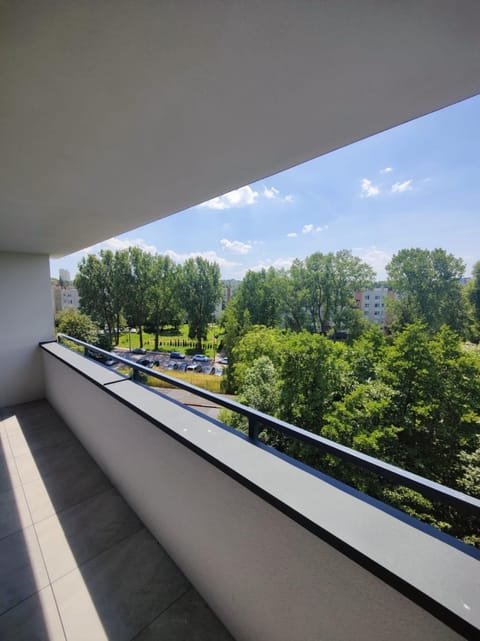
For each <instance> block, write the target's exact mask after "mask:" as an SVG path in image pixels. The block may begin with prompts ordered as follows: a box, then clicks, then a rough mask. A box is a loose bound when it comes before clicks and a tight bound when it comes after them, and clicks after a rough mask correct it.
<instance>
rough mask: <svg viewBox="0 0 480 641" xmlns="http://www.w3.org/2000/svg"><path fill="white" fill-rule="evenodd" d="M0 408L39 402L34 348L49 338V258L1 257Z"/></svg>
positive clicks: (37, 353) (39, 381)
mask: <svg viewBox="0 0 480 641" xmlns="http://www.w3.org/2000/svg"><path fill="white" fill-rule="evenodd" d="M0 274H1V278H0V335H1V337H2V346H1V349H0V363H1V367H0V407H5V406H7V405H13V404H14V403H23V402H26V401H32V400H35V399H38V398H43V395H44V385H43V369H42V362H41V356H40V350H39V348H38V342H39V341H41V340H49V339H51V338H52V337H53V309H52V299H51V294H50V269H49V264H48V256H44V255H39V254H15V253H6V252H0Z"/></svg>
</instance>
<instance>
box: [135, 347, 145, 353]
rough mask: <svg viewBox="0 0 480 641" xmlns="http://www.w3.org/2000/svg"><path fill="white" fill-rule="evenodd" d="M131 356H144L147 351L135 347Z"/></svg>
mask: <svg viewBox="0 0 480 641" xmlns="http://www.w3.org/2000/svg"><path fill="white" fill-rule="evenodd" d="M132 353H133V354H146V353H147V350H146V349H143V347H135V349H132Z"/></svg>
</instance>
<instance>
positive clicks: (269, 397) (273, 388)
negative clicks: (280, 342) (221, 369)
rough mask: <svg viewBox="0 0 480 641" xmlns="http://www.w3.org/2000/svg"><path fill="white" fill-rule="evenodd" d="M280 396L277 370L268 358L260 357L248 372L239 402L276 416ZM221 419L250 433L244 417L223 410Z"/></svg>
mask: <svg viewBox="0 0 480 641" xmlns="http://www.w3.org/2000/svg"><path fill="white" fill-rule="evenodd" d="M279 394H280V381H279V378H278V373H277V370H276V369H275V366H274V364H273V363H272V361H271V360H270V359H269V358H268V356H260V358H257V359H256V360H254V361H253V364H252V366H251V367H250V368H249V370H248V371H247V372H246V374H245V378H244V381H243V385H242V388H241V390H240V394H239V395H238V399H237V400H238V401H239V402H240V403H242V404H243V405H247V406H248V407H252V408H254V409H256V410H259V411H260V412H264V413H265V414H270V415H271V416H275V415H276V414H277V412H278V403H279V398H280V397H279ZM219 418H220V420H221V421H223V422H224V423H227V425H231V426H232V427H235V428H236V429H240V430H242V431H243V432H245V433H248V421H247V419H246V417H244V416H243V415H241V414H237V413H235V412H231V411H229V410H223V411H222V412H221V413H220V416H219Z"/></svg>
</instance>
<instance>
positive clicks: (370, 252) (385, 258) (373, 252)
mask: <svg viewBox="0 0 480 641" xmlns="http://www.w3.org/2000/svg"><path fill="white" fill-rule="evenodd" d="M353 253H354V254H355V256H358V257H359V258H361V259H362V260H364V261H365V262H366V263H367V264H368V265H370V267H372V269H373V270H374V271H375V273H376V274H377V278H378V279H379V280H385V279H386V278H387V272H386V271H385V266H386V265H388V263H389V262H390V261H391V260H392V254H389V253H388V252H387V251H384V250H383V249H378V248H377V247H375V246H373V247H367V248H363V247H356V248H355V249H354V250H353Z"/></svg>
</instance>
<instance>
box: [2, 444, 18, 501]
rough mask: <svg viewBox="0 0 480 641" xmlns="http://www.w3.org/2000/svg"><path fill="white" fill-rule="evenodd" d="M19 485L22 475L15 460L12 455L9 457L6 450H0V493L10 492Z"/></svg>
mask: <svg viewBox="0 0 480 641" xmlns="http://www.w3.org/2000/svg"><path fill="white" fill-rule="evenodd" d="M17 485H20V476H19V474H18V471H17V466H16V465H15V461H14V460H13V457H12V456H9V457H8V459H7V457H6V456H5V455H4V451H0V493H1V492H8V490H12V489H13V488H14V487H17Z"/></svg>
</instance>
